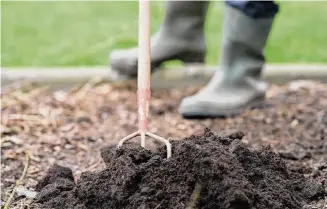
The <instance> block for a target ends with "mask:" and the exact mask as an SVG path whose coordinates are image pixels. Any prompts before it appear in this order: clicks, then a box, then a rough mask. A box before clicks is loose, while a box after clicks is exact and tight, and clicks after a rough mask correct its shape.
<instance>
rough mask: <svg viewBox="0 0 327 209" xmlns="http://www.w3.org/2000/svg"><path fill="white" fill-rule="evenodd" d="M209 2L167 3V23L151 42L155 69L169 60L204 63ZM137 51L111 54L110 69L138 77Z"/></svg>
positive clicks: (120, 51) (129, 50)
mask: <svg viewBox="0 0 327 209" xmlns="http://www.w3.org/2000/svg"><path fill="white" fill-rule="evenodd" d="M208 6H209V1H167V2H166V11H165V17H164V21H163V23H162V25H161V27H160V29H159V31H158V32H157V33H156V34H155V35H154V36H153V37H152V38H151V67H152V69H154V68H156V67H158V66H160V64H161V63H163V62H164V61H168V60H175V59H177V60H181V61H183V62H184V63H194V62H200V63H203V62H204V59H205V53H206V44H205V36H204V24H205V18H206V14H207V10H208ZM137 60H138V53H137V48H132V49H125V50H116V51H113V52H112V53H111V54H110V57H109V63H110V67H111V68H112V69H113V70H115V71H117V72H118V73H119V74H121V75H125V76H128V77H135V76H136V75H137Z"/></svg>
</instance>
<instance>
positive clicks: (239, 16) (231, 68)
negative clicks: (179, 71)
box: [179, 5, 274, 118]
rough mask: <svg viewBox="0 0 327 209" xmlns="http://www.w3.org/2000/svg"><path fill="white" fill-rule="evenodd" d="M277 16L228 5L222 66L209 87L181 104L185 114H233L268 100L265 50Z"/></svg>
mask: <svg viewBox="0 0 327 209" xmlns="http://www.w3.org/2000/svg"><path fill="white" fill-rule="evenodd" d="M273 19H274V18H259V19H252V18H250V17H248V16H246V15H244V14H243V13H242V12H241V11H239V10H237V9H234V8H232V7H230V6H227V5H226V6H225V16H224V34H223V43H222V51H221V59H220V69H219V70H218V71H216V73H215V75H214V76H213V77H212V78H211V80H210V82H209V83H208V84H207V86H206V87H205V88H203V89H202V90H200V91H199V92H198V93H197V94H195V95H193V96H190V97H186V98H184V99H183V100H182V102H181V104H180V107H179V113H180V114H181V115H182V116H184V117H186V118H195V117H201V118H203V117H226V116H232V115H236V114H239V113H241V112H242V111H243V110H244V109H245V108H246V107H249V106H256V105H257V104H260V103H261V102H262V101H263V100H264V98H265V92H266V90H267V88H268V85H267V83H266V82H265V81H264V80H263V79H262V78H261V71H262V68H263V65H264V63H265V57H264V54H263V50H264V47H265V44H266V41H267V38H268V36H269V32H270V29H271V27H272V23H273Z"/></svg>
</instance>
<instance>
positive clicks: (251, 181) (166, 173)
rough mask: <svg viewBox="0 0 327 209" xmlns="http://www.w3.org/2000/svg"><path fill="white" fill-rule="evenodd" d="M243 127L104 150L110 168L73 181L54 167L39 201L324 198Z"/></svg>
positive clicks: (110, 204) (133, 203)
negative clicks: (151, 146)
mask: <svg viewBox="0 0 327 209" xmlns="http://www.w3.org/2000/svg"><path fill="white" fill-rule="evenodd" d="M242 137H243V134H242V133H237V134H233V135H231V136H227V137H219V136H217V135H215V134H214V133H212V132H211V131H210V130H209V129H205V132H204V134H203V135H200V136H191V137H189V138H185V139H184V140H181V141H174V142H173V157H172V158H170V159H168V160H167V159H165V155H166V150H165V147H161V148H159V151H158V152H154V153H151V152H150V151H149V150H145V149H142V148H135V146H132V147H124V148H122V149H119V150H116V148H115V147H109V148H106V149H103V150H102V157H103V160H104V161H105V163H106V168H105V169H104V170H102V171H100V172H95V173H92V172H86V173H83V174H82V175H81V178H80V179H79V180H78V181H77V183H76V184H75V183H74V181H73V175H72V171H71V170H70V169H68V168H64V167H60V166H55V167H53V168H51V169H50V170H49V172H48V174H47V175H46V176H45V178H44V179H43V180H41V181H40V183H39V185H38V188H39V189H40V193H39V195H38V196H37V200H36V202H37V203H41V204H42V205H40V207H41V208H58V209H59V208H90V209H91V208H92V209H93V208H94V209H101V208H103V209H104V208H106V209H108V208H115V209H123V208H144V209H148V208H149V209H150V208H151V209H152V208H157V209H160V208H162V209H164V208H165V209H166V208H181V209H185V208H188V207H189V208H193V207H194V208H226V209H250V208H253V209H259V208H260V209H261V208H271V209H287V208H289V209H291V208H292V209H297V208H301V206H302V205H304V203H308V202H310V201H312V200H317V199H318V198H322V196H323V195H324V188H323V186H322V185H319V184H317V183H314V182H312V181H307V180H306V179H305V178H304V177H303V176H302V175H299V174H298V173H295V172H291V171H289V170H288V169H287V167H286V165H285V163H284V162H283V161H282V159H281V158H280V157H278V156H277V155H276V154H275V153H273V152H272V151H271V150H270V149H269V148H267V147H264V148H262V149H260V150H257V151H250V150H249V148H248V147H247V146H246V145H245V144H244V143H242V142H241V141H240V140H241V138H242Z"/></svg>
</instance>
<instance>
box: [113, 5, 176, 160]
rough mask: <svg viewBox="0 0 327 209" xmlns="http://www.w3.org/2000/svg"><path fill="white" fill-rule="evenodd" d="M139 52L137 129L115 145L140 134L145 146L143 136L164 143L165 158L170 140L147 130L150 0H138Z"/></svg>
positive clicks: (142, 143)
mask: <svg viewBox="0 0 327 209" xmlns="http://www.w3.org/2000/svg"><path fill="white" fill-rule="evenodd" d="M138 41H139V47H138V50H139V53H138V71H137V73H138V75H137V100H138V120H139V130H138V131H136V132H134V133H132V134H130V135H128V136H126V137H124V138H123V139H121V140H120V141H119V143H118V145H117V147H118V148H119V147H121V146H122V145H123V143H124V142H126V141H128V140H130V139H132V138H134V137H136V136H141V146H142V147H145V136H149V137H152V138H153V139H156V140H158V141H161V142H163V143H165V144H166V147H167V158H170V157H171V144H170V142H169V141H168V140H167V139H165V138H163V137H160V136H157V135H155V134H153V133H150V132H148V131H147V128H148V115H149V102H150V95H151V91H150V75H151V73H150V69H151V66H150V65H151V64H150V1H149V0H139V40H138Z"/></svg>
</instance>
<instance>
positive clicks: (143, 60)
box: [137, 0, 150, 89]
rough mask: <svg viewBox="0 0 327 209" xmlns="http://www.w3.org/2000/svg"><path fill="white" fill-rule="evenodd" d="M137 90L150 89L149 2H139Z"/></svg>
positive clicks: (143, 0) (142, 0)
mask: <svg viewBox="0 0 327 209" xmlns="http://www.w3.org/2000/svg"><path fill="white" fill-rule="evenodd" d="M138 38H139V40H138V41H139V48H138V50H139V53H138V55H139V58H138V78H137V82H138V88H141V89H144V88H150V1H149V0H140V1H139V37H138Z"/></svg>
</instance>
